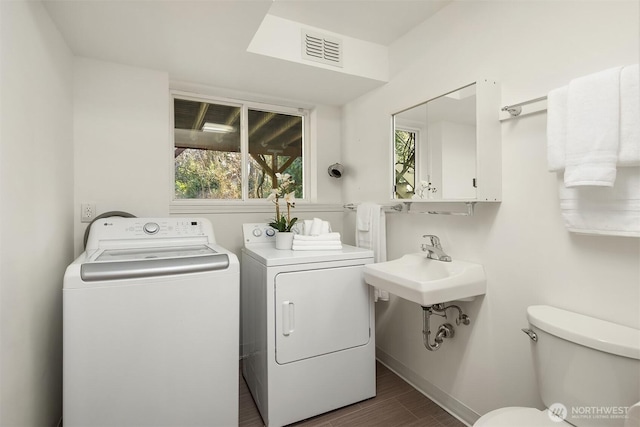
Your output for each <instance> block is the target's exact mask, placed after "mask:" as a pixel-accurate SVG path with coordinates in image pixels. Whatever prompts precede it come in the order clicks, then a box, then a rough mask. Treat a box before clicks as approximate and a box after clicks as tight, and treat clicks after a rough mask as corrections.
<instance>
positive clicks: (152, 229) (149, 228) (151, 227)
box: [142, 222, 160, 234]
mask: <svg viewBox="0 0 640 427" xmlns="http://www.w3.org/2000/svg"><path fill="white" fill-rule="evenodd" d="M142 230H143V231H144V232H145V233H147V234H156V233H157V232H158V231H160V226H159V225H158V224H156V223H155V222H148V223H146V224H145V225H144V226H143V227H142Z"/></svg>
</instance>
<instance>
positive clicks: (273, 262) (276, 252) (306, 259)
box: [242, 243, 373, 267]
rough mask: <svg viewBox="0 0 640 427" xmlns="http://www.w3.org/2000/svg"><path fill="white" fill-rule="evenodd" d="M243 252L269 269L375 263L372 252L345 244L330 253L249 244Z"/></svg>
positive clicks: (269, 244)
mask: <svg viewBox="0 0 640 427" xmlns="http://www.w3.org/2000/svg"><path fill="white" fill-rule="evenodd" d="M242 250H243V252H245V253H246V254H247V255H249V256H250V257H252V258H255V259H256V260H257V261H259V262H260V263H262V264H264V265H266V266H267V267H272V266H279V265H292V264H306V263H315V262H330V261H347V260H367V262H368V261H373V251H372V250H370V249H363V248H356V247H355V246H350V245H345V244H343V245H342V249H339V250H330V251H326V250H325V251H294V250H282V249H276V247H275V244H271V243H258V244H247V245H245V247H244V249H242Z"/></svg>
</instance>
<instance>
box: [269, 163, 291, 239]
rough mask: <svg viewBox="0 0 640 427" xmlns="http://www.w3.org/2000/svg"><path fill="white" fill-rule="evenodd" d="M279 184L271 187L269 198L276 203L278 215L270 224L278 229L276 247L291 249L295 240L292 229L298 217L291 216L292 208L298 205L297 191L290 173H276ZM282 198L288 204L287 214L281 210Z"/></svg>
mask: <svg viewBox="0 0 640 427" xmlns="http://www.w3.org/2000/svg"><path fill="white" fill-rule="evenodd" d="M276 179H277V183H278V186H277V187H276V188H273V189H271V194H269V197H267V200H270V201H272V202H273V203H274V204H275V205H276V216H275V218H274V220H273V221H271V222H270V223H269V225H270V226H271V227H273V228H275V229H276V230H278V233H277V234H276V249H291V244H292V242H293V232H292V231H291V229H292V228H293V226H294V225H295V223H296V221H298V218H291V208H295V207H296V197H295V191H290V190H292V187H293V184H294V183H295V181H294V180H293V179H291V175H289V174H288V173H284V174H280V173H277V174H276ZM280 199H284V201H285V203H286V205H287V214H286V215H285V214H284V213H281V212H280Z"/></svg>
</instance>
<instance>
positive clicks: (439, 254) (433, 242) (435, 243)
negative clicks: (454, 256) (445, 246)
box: [420, 234, 451, 262]
mask: <svg viewBox="0 0 640 427" xmlns="http://www.w3.org/2000/svg"><path fill="white" fill-rule="evenodd" d="M422 237H423V238H425V239H427V238H428V239H429V244H427V243H423V244H422V245H421V246H420V247H421V248H422V252H428V253H427V258H430V259H435V260H437V261H444V262H451V257H450V256H449V255H447V254H446V253H444V251H443V250H442V245H441V244H440V239H439V238H438V236H434V235H433V234H425V235H424V236H422Z"/></svg>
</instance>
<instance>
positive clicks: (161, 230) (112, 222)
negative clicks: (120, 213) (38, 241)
mask: <svg viewBox="0 0 640 427" xmlns="http://www.w3.org/2000/svg"><path fill="white" fill-rule="evenodd" d="M192 238H199V239H206V240H207V242H208V243H215V235H214V233H213V227H212V225H211V222H210V221H209V220H207V219H204V218H122V217H108V218H102V219H99V220H97V221H95V222H94V223H93V224H92V225H91V230H90V232H89V239H88V241H87V249H96V248H98V247H100V246H103V245H101V244H100V242H101V241H117V240H129V241H131V242H135V241H142V240H148V241H152V240H153V241H156V240H158V239H165V240H166V239H192Z"/></svg>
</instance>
